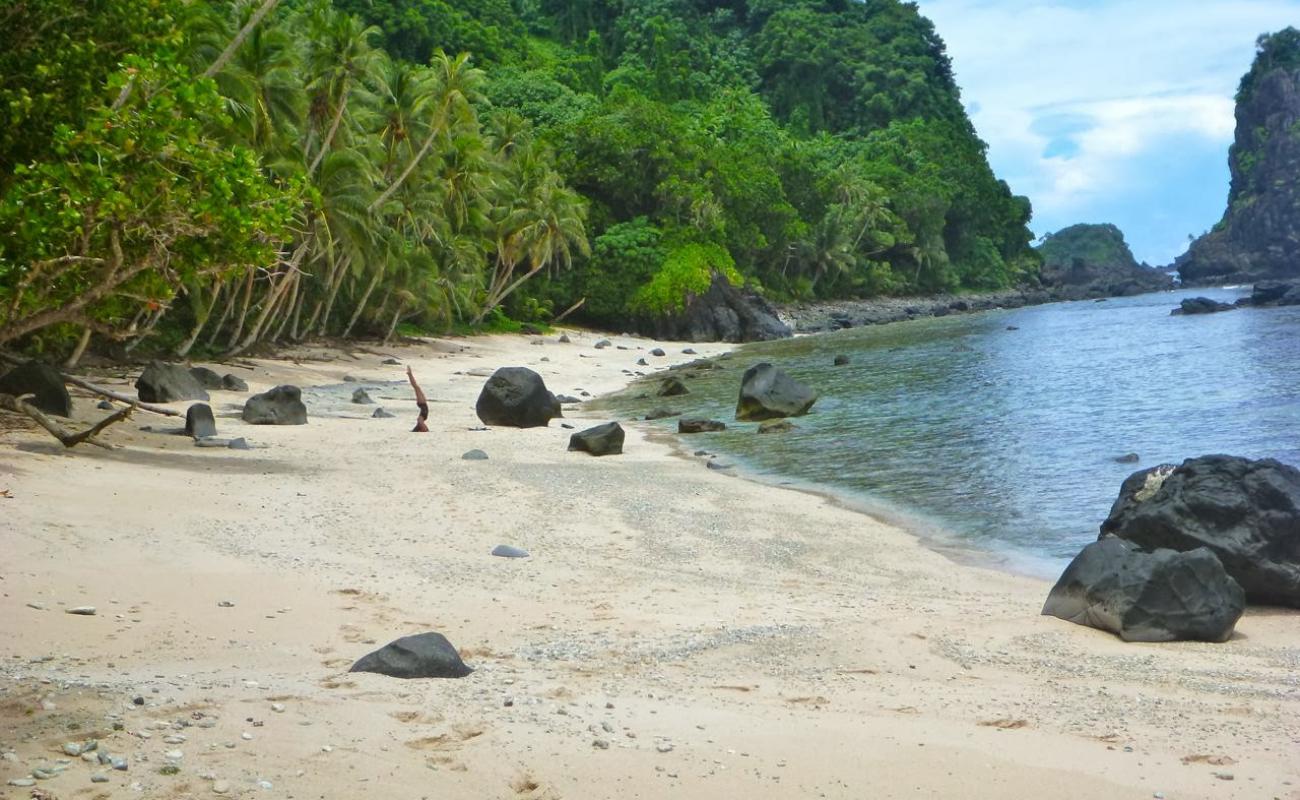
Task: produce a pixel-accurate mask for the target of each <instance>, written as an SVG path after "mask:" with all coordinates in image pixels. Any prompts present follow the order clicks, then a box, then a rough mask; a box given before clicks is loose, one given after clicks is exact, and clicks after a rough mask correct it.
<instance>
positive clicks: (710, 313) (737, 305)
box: [637, 273, 791, 342]
mask: <svg viewBox="0 0 1300 800" xmlns="http://www.w3.org/2000/svg"><path fill="white" fill-rule="evenodd" d="M637 328H638V330H639V332H640V333H642V334H644V335H646V336H650V337H652V338H655V339H671V340H674V341H687V342H764V341H768V340H770V339H784V338H786V337H788V336H790V335H791V331H790V327H789V326H788V325H786V324H785V323H784V322H782V321H781V320H780V318H779V317H778V316H777V312H776V309H775V308H774V307H773V306H772V304H770V303H768V302H767V301H766V300H764V299H763V298H762V297H759V296H758V295H757V294H754V293H753V292H747V291H744V290H742V289H738V288H736V287H735V286H732V285H731V282H730V281H728V280H727V278H726V277H725V276H724V275H722V274H721V273H715V274H714V276H713V282H712V283H711V284H710V285H709V288H708V289H707V290H705V291H704V293H703V294H700V295H697V296H693V297H689V298H687V300H686V303H685V305H684V306H683V307H682V309H681V310H679V311H676V312H671V313H668V314H665V315H662V316H657V317H645V318H642V319H639V320H638V321H637Z"/></svg>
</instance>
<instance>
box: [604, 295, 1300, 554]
mask: <svg viewBox="0 0 1300 800" xmlns="http://www.w3.org/2000/svg"><path fill="white" fill-rule="evenodd" d="M1242 293H1243V292H1242V291H1236V290H1205V289H1200V290H1195V291H1191V292H1178V293H1165V294H1156V295H1143V296H1140V297H1134V298H1124V299H1112V300H1109V301H1106V302H1101V303H1095V302H1078V303H1058V304H1053V305H1047V306H1037V307H1033V308H1024V309H1017V310H1012V311H998V312H991V313H985V314H978V315H969V316H959V317H945V318H939V319H926V320H917V321H913V322H905V323H897V324H894V325H886V326H878V327H871V328H860V329H856V330H848V331H841V332H837V333H833V334H825V335H818V336H809V337H802V338H799V339H793V340H786V341H782V342H767V343H759V344H753V345H746V346H745V347H742V348H740V349H739V350H738V351H737V352H736V353H735V354H734V356H733V357H732V358H731V359H729V360H727V361H724V362H722V363H723V364H725V365H726V369H723V370H717V371H714V372H704V373H701V375H700V377H698V378H694V379H691V380H688V382H687V385H688V386H689V387H690V389H691V394H690V395H688V396H686V397H681V398H651V399H635V398H634V397H632V396H631V395H632V394H635V393H636V392H637V391H641V392H644V391H645V390H646V388H647V387H646V386H644V385H643V386H640V387H637V388H635V389H634V390H633V392H632V393H630V394H629V395H624V396H623V397H619V398H612V399H609V400H606V401H603V402H604V403H605V404H606V405H607V406H610V407H612V408H613V409H614V410H616V411H617V412H618V413H620V414H623V415H629V416H630V415H632V414H644V413H645V411H646V410H648V409H649V408H651V407H656V406H668V407H671V408H674V409H677V410H681V411H683V412H685V413H686V414H687V415H688V416H706V417H711V418H715V419H722V420H725V421H727V422H728V425H729V426H730V427H729V428H728V430H726V431H724V432H721V433H715V434H698V435H694V436H689V437H683V440H684V442H685V443H686V446H687V447H688V448H690V449H692V450H693V449H696V448H703V449H707V450H709V451H711V452H716V453H719V454H722V455H723V456H724V458H725V460H728V461H733V462H736V463H738V464H739V465H740V467H741V468H742V469H745V470H747V471H749V472H751V473H754V474H757V475H759V476H762V477H764V478H766V479H768V480H775V481H778V482H792V483H797V484H801V485H807V486H811V487H816V488H824V489H829V490H832V491H834V492H836V493H838V494H841V495H846V496H849V497H852V498H856V499H858V500H860V501H864V502H865V503H867V504H868V505H869V506H873V507H876V508H880V509H887V510H893V511H895V512H897V513H900V514H901V515H902V516H903V517H904V518H905V519H906V520H908V521H910V523H911V524H913V525H915V526H917V527H918V528H921V529H923V530H922V532H924V533H929V534H931V535H934V536H937V537H939V538H941V539H943V538H946V539H950V540H956V542H957V543H960V544H962V545H964V546H972V547H975V548H977V549H979V550H981V551H983V552H984V553H986V554H988V555H991V556H993V557H995V559H997V560H1002V561H1006V562H1013V563H1015V564H1016V565H1017V566H1019V567H1021V568H1026V569H1029V570H1030V571H1041V572H1044V573H1046V572H1049V571H1051V570H1053V569H1055V568H1056V567H1058V566H1059V565H1060V564H1061V563H1063V562H1064V560H1065V559H1068V558H1070V557H1071V556H1073V555H1074V554H1075V553H1076V552H1077V551H1078V550H1079V549H1080V548H1081V547H1082V546H1083V545H1084V544H1086V543H1087V542H1089V541H1092V540H1093V539H1095V538H1096V536H1097V529H1098V526H1099V525H1100V523H1101V521H1102V520H1103V519H1104V518H1105V516H1106V514H1107V512H1108V511H1109V509H1110V505H1111V502H1112V501H1113V500H1114V498H1115V495H1116V493H1117V491H1118V489H1119V485H1120V483H1121V481H1123V479H1124V478H1125V477H1126V476H1128V475H1129V474H1130V473H1131V472H1133V471H1135V470H1137V469H1141V468H1144V467H1148V466H1154V465H1156V464H1160V463H1165V462H1178V461H1181V460H1182V459H1184V458H1189V457H1192V456H1198V455H1204V454H1207V453H1231V454H1235V455H1244V456H1250V457H1256V458H1258V457H1265V456H1269V457H1274V458H1278V459H1280V460H1282V461H1285V462H1288V463H1292V464H1300V336H1298V335H1297V334H1300V308H1281V309H1249V308H1248V309H1240V310H1237V311H1232V312H1228V313H1223V314H1215V315H1207V316H1192V317H1171V316H1170V315H1169V311H1170V309H1172V308H1173V307H1175V306H1176V305H1177V304H1178V300H1179V299H1181V298H1182V297H1185V296H1192V295H1205V296H1210V297H1215V298H1216V299H1221V300H1233V299H1235V298H1236V297H1239V296H1241V294H1242ZM1008 326H1014V327H1016V328H1018V330H1008V329H1007V328H1008ZM839 353H843V354H846V355H848V356H849V357H850V358H851V359H852V363H851V364H850V365H849V366H842V367H833V366H831V362H832V359H833V358H834V356H835V355H836V354H839ZM760 361H770V362H772V363H774V364H777V365H778V366H780V367H782V368H783V369H785V370H786V371H787V372H789V373H790V374H791V375H793V376H794V377H796V378H798V379H799V380H802V381H804V382H805V383H807V384H809V385H811V386H812V387H814V388H815V389H816V390H817V391H818V392H819V393H820V395H821V397H820V399H819V400H818V402H817V404H816V405H815V406H814V407H813V410H812V413H810V414H809V415H807V416H805V417H802V418H799V419H796V420H794V422H795V424H796V425H797V426H798V430H797V431H794V432H790V433H784V434H772V435H763V436H759V435H757V434H756V433H755V429H756V427H757V426H756V425H755V424H752V423H735V422H734V421H733V417H734V410H735V402H736V393H737V390H738V389H739V384H740V376H741V373H742V372H743V370H744V369H745V368H746V367H748V366H750V365H751V364H754V363H758V362H760ZM652 424H655V425H661V426H663V427H664V428H665V429H670V430H675V429H676V420H671V419H670V420H662V421H659V422H656V423H652ZM1129 452H1136V453H1138V454H1139V455H1140V456H1141V462H1140V463H1138V464H1135V465H1130V464H1118V463H1116V462H1115V461H1114V458H1115V457H1116V456H1119V455H1121V454H1124V453H1129Z"/></svg>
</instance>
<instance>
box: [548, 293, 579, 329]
mask: <svg viewBox="0 0 1300 800" xmlns="http://www.w3.org/2000/svg"><path fill="white" fill-rule="evenodd" d="M585 302H587V298H585V297H584V298H582V299H581V300H579V301H578V302H576V303H574V304H573V305H571V306H569V308H568V310H567V311H565V312H564V313H563V314H561V315H560V316H558V317H556V318H555V319H553V320H551V324H552V325H559V324H560V323H561V322H564V318H565V317H567V316H569V315H570V314H572V313H573V312H575V311H577V310H578V309H580V308H582V304H583V303H585Z"/></svg>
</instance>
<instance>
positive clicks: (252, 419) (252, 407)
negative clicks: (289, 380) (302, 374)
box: [243, 386, 307, 425]
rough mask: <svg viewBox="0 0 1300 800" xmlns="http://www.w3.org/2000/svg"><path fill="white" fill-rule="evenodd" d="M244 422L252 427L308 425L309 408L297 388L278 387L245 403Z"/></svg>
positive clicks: (254, 396) (256, 395)
mask: <svg viewBox="0 0 1300 800" xmlns="http://www.w3.org/2000/svg"><path fill="white" fill-rule="evenodd" d="M243 419H244V422H247V423H248V424H250V425H306V424H307V406H306V405H304V404H303V402H302V390H301V389H299V388H298V387H297V386H277V387H275V388H274V389H271V390H270V391H267V392H262V393H261V394H255V395H253V396H252V397H250V398H248V402H246V403H244V414H243Z"/></svg>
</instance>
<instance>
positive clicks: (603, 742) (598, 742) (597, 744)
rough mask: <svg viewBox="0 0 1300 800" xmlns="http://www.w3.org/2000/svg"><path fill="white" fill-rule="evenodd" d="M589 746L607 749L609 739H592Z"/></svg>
mask: <svg viewBox="0 0 1300 800" xmlns="http://www.w3.org/2000/svg"><path fill="white" fill-rule="evenodd" d="M591 746H592V747H594V748H596V749H597V750H608V749H609V740H607V739H596V740H594V741H593V742H592V743H591Z"/></svg>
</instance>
